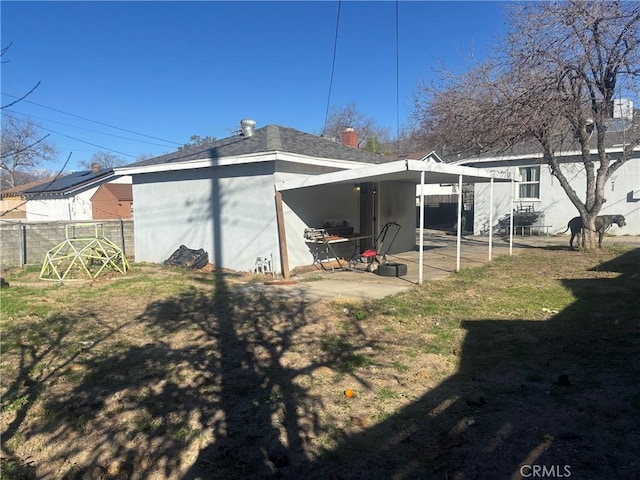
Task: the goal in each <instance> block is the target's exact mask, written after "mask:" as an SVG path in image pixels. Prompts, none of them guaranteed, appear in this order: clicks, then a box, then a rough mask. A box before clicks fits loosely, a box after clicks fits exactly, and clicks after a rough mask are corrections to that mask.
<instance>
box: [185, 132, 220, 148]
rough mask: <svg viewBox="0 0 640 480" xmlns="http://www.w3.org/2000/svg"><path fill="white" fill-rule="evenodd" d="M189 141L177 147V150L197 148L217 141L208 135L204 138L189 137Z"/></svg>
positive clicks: (198, 136)
mask: <svg viewBox="0 0 640 480" xmlns="http://www.w3.org/2000/svg"><path fill="white" fill-rule="evenodd" d="M189 140H190V141H189V142H187V143H185V144H184V145H182V146H180V147H178V150H182V149H183V148H189V147H197V146H198V145H204V144H206V143H212V142H215V141H216V140H217V139H216V137H210V136H209V135H205V136H204V137H201V136H200V135H191V137H190V138H189Z"/></svg>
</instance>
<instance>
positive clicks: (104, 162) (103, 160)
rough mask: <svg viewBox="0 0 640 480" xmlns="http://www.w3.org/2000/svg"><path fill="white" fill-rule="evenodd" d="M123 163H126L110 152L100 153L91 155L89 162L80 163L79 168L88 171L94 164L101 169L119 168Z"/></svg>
mask: <svg viewBox="0 0 640 480" xmlns="http://www.w3.org/2000/svg"><path fill="white" fill-rule="evenodd" d="M125 163H127V162H126V161H125V160H124V159H123V158H122V157H119V156H118V155H115V154H113V153H111V152H104V151H100V152H95V153H94V154H93V155H91V158H90V159H89V160H85V161H82V162H80V166H81V167H83V168H85V169H86V170H90V169H91V168H92V166H93V165H94V164H98V165H100V167H101V168H102V169H110V168H113V167H120V166H122V165H124V164H125Z"/></svg>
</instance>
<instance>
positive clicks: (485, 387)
mask: <svg viewBox="0 0 640 480" xmlns="http://www.w3.org/2000/svg"><path fill="white" fill-rule="evenodd" d="M638 272H640V249H631V248H629V247H618V248H614V247H611V248H606V249H603V250H601V251H598V252H595V253H587V252H569V251H567V250H566V249H556V248H542V249H534V248H532V249H529V250H527V251H526V252H523V253H521V254H519V255H517V256H515V257H513V258H510V259H509V258H501V259H498V260H497V261H495V262H493V263H492V264H490V265H488V266H484V267H480V268H475V269H469V270H465V271H463V272H461V273H460V274H458V275H453V276H451V277H449V278H446V279H442V280H438V281H434V282H427V284H426V285H424V286H423V287H420V288H418V287H416V288H413V289H411V290H410V291H408V292H406V293H403V294H400V295H397V296H393V297H389V298H387V299H384V300H381V301H376V302H346V301H341V302H333V301H331V302H330V301H317V302H307V301H296V300H292V299H287V298H282V297H279V296H278V295H273V294H266V293H261V292H260V291H257V292H256V293H252V294H246V293H244V294H239V293H237V291H236V289H235V286H236V285H238V284H241V283H246V282H247V281H254V282H258V281H259V280H260V279H256V278H246V277H243V276H235V275H231V274H222V273H220V274H216V272H209V273H197V274H193V273H184V272H182V271H176V270H169V269H166V268H161V267H152V266H144V265H137V266H134V269H133V271H132V273H131V274H130V275H129V276H127V277H124V278H120V277H116V276H114V277H111V278H108V279H106V280H102V281H100V282H94V283H89V284H86V283H82V284H77V285H72V284H65V285H63V286H58V285H57V284H53V285H52V284H44V285H43V284H41V283H39V282H37V281H35V279H37V273H36V274H34V273H31V274H29V273H20V272H18V273H15V274H14V275H13V276H12V275H9V276H8V280H9V282H10V283H11V286H10V287H9V288H8V289H3V291H2V367H1V373H2V388H1V393H2V414H1V423H0V428H1V432H2V478H3V479H5V478H16V479H20V478H38V479H215V478H221V479H222V478H224V479H268V478H288V479H299V478H308V479H316V478H317V479H383V478H389V479H391V478H393V479H431V478H433V479H519V478H568V477H570V478H576V479H605V478H606V479H615V478H621V479H631V478H640V460H639V457H638V446H639V445H640V390H639V388H638V385H640V357H639V356H638V352H639V351H640V315H639V314H638V311H639V310H638V298H640V278H639V277H640V276H639V274H638ZM30 275H31V276H30ZM346 390H352V392H353V396H350V397H349V396H346V395H345V391H346Z"/></svg>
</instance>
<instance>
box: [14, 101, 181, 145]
mask: <svg viewBox="0 0 640 480" xmlns="http://www.w3.org/2000/svg"><path fill="white" fill-rule="evenodd" d="M2 95H6V96H7V97H10V98H16V99H17V98H18V97H16V96H15V95H9V94H8V93H4V92H2ZM22 101H23V102H25V103H30V104H31V105H36V106H38V107H42V108H46V109H48V110H52V111H54V112H58V113H62V114H64V115H69V116H71V117H76V118H79V119H81V120H85V121H87V122H92V123H97V124H98V125H103V126H105V127H109V128H114V129H116V130H120V131H123V132H127V133H132V134H134V135H139V136H141V137H147V138H151V139H153V140H159V141H161V142H166V143H173V144H174V145H182V144H181V143H179V142H174V141H172V140H165V139H164V138H159V137H154V136H152V135H146V134H144V133H140V132H135V131H133V130H128V129H126V128H122V127H116V126H115V125H110V124H108V123H104V122H99V121H98V120H91V119H90V118H87V117H83V116H81V115H76V114H75V113H69V112H65V111H63V110H59V109H57V108H53V107H48V106H46V105H42V104H41V103H36V102H32V101H31V100H22Z"/></svg>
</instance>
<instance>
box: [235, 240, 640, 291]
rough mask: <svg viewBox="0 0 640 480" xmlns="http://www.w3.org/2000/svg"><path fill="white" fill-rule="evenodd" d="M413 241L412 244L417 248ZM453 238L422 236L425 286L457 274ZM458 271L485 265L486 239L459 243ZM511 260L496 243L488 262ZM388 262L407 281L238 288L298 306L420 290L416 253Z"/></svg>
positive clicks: (329, 277) (337, 279) (370, 278)
mask: <svg viewBox="0 0 640 480" xmlns="http://www.w3.org/2000/svg"><path fill="white" fill-rule="evenodd" d="M568 238H569V237H568V236H567V235H557V236H517V237H514V239H513V254H518V253H520V252H522V251H524V250H527V249H530V248H542V247H552V246H554V247H555V246H557V248H567V249H568V247H569V245H568ZM417 243H418V242H417V240H416V244H417ZM456 243H457V238H456V236H455V235H448V234H446V232H442V231H439V230H426V231H425V235H424V272H423V276H424V277H423V278H424V281H425V282H427V281H432V280H438V279H441V278H444V277H447V276H449V275H451V274H452V273H454V272H455V269H456ZM609 243H623V244H629V245H637V246H640V237H638V236H618V237H611V238H609ZM460 254H461V255H460V268H461V269H464V268H469V267H477V266H480V265H483V264H485V263H487V262H488V261H489V237H481V236H465V237H463V238H462V240H461V247H460ZM502 255H509V239H508V238H501V237H494V238H493V248H492V258H493V259H496V258H498V257H499V256H502ZM387 259H388V260H389V261H390V262H399V263H404V264H406V265H407V275H405V276H403V277H383V276H380V275H376V274H374V273H371V272H366V271H364V268H363V269H360V268H357V269H356V271H345V270H334V271H331V270H316V271H312V272H308V273H305V274H301V275H296V276H294V277H292V280H296V281H297V283H295V284H294V285H282V286H276V285H263V284H250V285H244V286H242V287H239V288H241V289H242V290H243V291H247V292H249V291H253V292H257V291H260V292H267V293H272V294H276V295H278V296H284V297H290V298H294V299H297V300H302V301H309V302H311V301H317V300H320V299H331V300H340V299H343V300H345V301H348V300H350V299H351V300H353V299H356V300H362V299H379V298H384V297H386V296H389V295H394V294H396V293H400V292H403V291H405V290H409V289H410V288H413V287H414V286H416V285H417V284H418V274H419V252H418V251H417V250H416V251H411V252H403V253H398V254H394V255H388V256H387Z"/></svg>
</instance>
